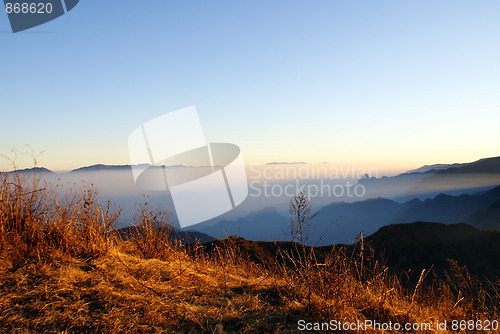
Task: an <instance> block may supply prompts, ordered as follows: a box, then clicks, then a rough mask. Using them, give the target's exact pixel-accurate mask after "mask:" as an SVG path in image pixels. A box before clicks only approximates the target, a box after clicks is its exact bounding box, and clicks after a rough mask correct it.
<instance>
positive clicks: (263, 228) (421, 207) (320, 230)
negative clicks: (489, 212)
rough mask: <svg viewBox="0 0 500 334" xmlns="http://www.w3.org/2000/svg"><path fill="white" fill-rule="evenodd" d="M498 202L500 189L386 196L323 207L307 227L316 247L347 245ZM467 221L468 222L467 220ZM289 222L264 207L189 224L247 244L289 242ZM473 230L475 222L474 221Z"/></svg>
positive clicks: (459, 218) (455, 218) (457, 217)
mask: <svg viewBox="0 0 500 334" xmlns="http://www.w3.org/2000/svg"><path fill="white" fill-rule="evenodd" d="M497 201H500V186H497V187H495V188H493V189H490V190H488V191H485V192H481V193H478V194H476V195H459V196H452V195H446V194H440V195H437V196H435V197H434V198H432V199H426V200H423V201H422V200H419V199H413V200H410V201H407V202H404V203H398V202H395V201H393V200H390V199H385V198H373V199H368V200H365V201H359V202H353V203H345V202H337V203H332V204H330V205H327V206H324V207H323V208H321V209H320V210H319V211H318V215H317V216H316V218H315V219H314V220H313V221H312V223H311V239H310V240H312V241H314V242H319V245H328V244H338V243H341V244H342V243H349V242H353V241H355V240H356V237H357V236H358V235H359V233H360V232H363V234H364V235H370V234H372V233H374V232H375V231H377V230H378V229H380V228H381V227H383V226H386V225H390V224H399V223H411V222H414V221H439V222H442V223H445V224H454V223H461V222H464V221H465V220H466V219H468V218H469V217H471V216H472V215H474V214H476V213H477V212H481V211H482V210H485V209H487V208H488V207H489V206H491V205H492V204H494V203H496V202H497ZM471 222H472V221H471ZM289 223H290V219H289V218H288V217H283V216H281V215H279V214H278V213H277V212H276V210H275V209H273V208H266V209H264V210H260V211H256V212H254V213H252V214H249V215H246V216H244V217H242V218H239V219H236V220H222V221H220V222H218V223H216V224H214V225H213V226H203V225H200V226H196V225H194V226H192V228H193V229H196V230H199V231H201V232H203V233H206V234H209V235H212V236H214V237H218V238H222V237H225V236H231V235H234V236H239V237H243V238H245V239H249V240H255V241H257V240H261V241H275V240H281V241H285V240H290V237H289V236H286V233H287V232H289ZM474 224H477V226H478V227H481V224H480V223H477V222H474Z"/></svg>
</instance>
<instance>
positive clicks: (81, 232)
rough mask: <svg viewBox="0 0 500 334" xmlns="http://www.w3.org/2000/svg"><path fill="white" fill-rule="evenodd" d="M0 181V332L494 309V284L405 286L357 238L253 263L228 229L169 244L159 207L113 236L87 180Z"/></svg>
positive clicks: (112, 218) (192, 326)
mask: <svg viewBox="0 0 500 334" xmlns="http://www.w3.org/2000/svg"><path fill="white" fill-rule="evenodd" d="M28 180H31V181H28ZM0 183H1V184H0V257H1V260H0V328H1V329H0V331H2V332H5V333H33V332H44V333H87V332H95V333H174V332H178V333H200V332H202V333H288V332H297V321H298V320H299V319H304V320H307V321H309V322H322V321H329V320H330V319H338V320H340V321H343V322H347V321H356V320H360V321H364V320H365V319H374V320H377V321H379V322H389V321H392V322H393V323H394V322H400V323H405V322H412V323H413V322H419V323H421V322H430V323H433V324H435V323H436V321H438V320H439V321H443V320H448V321H450V320H452V319H467V320H468V319H498V315H499V310H498V305H499V303H500V299H499V294H498V291H495V290H494V287H495V285H494V284H492V285H491V287H485V286H483V285H482V283H480V282H477V281H475V280H474V279H473V278H471V277H470V275H468V273H467V271H466V269H464V268H460V267H459V266H458V265H456V266H455V267H454V272H450V279H449V281H448V282H444V281H440V280H437V279H436V278H432V277H430V276H432V275H428V272H427V271H425V272H422V275H421V277H420V278H421V279H420V280H419V283H418V284H416V285H415V286H411V287H405V286H403V284H401V283H400V281H399V279H398V277H397V276H396V275H395V274H394V273H391V271H390V270H388V268H386V267H385V266H384V265H383V264H381V263H380V262H379V261H378V260H377V257H376V256H375V254H372V253H370V251H369V249H368V247H365V246H364V245H363V247H358V248H356V251H353V252H351V253H348V252H347V251H345V249H334V250H333V251H332V252H331V254H330V255H329V256H327V257H326V259H324V260H322V261H321V262H320V261H319V260H317V259H316V256H315V251H314V249H312V248H307V247H303V245H300V243H299V244H297V247H296V248H295V250H296V251H295V252H293V251H292V252H287V251H285V250H282V251H281V252H280V253H279V254H280V255H279V256H277V258H276V259H275V261H273V263H272V264H256V263H253V262H252V261H250V260H248V259H246V258H244V257H243V256H241V254H240V252H239V251H238V247H237V245H236V244H232V243H231V239H229V240H228V242H226V243H225V244H224V246H223V247H218V248H217V249H216V250H215V251H214V252H211V253H210V254H207V253H206V252H203V251H201V248H197V247H190V248H189V249H187V248H185V247H184V246H182V245H181V244H179V243H177V244H172V243H170V242H168V240H169V238H168V236H169V233H170V232H169V231H171V230H170V229H169V227H168V226H169V224H168V223H169V222H168V220H169V216H168V214H166V213H161V212H160V213H158V212H154V211H151V210H149V209H148V208H147V207H143V208H142V209H141V211H140V212H139V213H138V215H137V221H136V223H137V230H136V231H137V233H135V234H133V235H131V236H130V238H128V239H127V240H122V239H120V238H118V237H116V236H115V234H114V233H111V232H112V230H113V228H114V224H115V223H116V221H117V219H118V216H119V211H113V210H111V209H110V207H109V206H107V207H105V208H103V207H101V206H100V205H99V203H98V201H97V194H96V193H95V192H93V191H91V190H84V191H83V193H81V194H68V195H66V196H64V197H63V198H62V199H61V198H60V197H61V196H56V195H55V192H54V191H51V190H50V189H49V187H48V186H47V185H41V184H40V183H39V182H38V181H36V180H35V181H33V178H28V179H23V178H21V177H19V176H9V177H5V176H4V177H2V179H1V180H0ZM497 287H498V285H497ZM433 328H434V327H433ZM368 332H369V331H368Z"/></svg>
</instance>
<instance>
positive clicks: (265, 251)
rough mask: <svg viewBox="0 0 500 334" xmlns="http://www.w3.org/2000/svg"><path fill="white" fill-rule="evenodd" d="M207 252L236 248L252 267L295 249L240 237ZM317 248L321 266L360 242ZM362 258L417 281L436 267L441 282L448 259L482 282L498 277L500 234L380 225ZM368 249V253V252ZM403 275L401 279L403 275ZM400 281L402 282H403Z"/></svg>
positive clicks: (217, 243) (423, 225) (214, 245)
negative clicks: (339, 252) (371, 257)
mask: <svg viewBox="0 0 500 334" xmlns="http://www.w3.org/2000/svg"><path fill="white" fill-rule="evenodd" d="M202 246H203V249H204V251H206V252H208V253H210V252H215V251H217V248H222V249H225V248H226V247H235V248H236V249H237V252H238V253H239V254H241V255H243V256H245V257H247V258H249V259H250V260H251V261H254V262H256V263H265V264H271V263H274V262H275V261H276V259H279V258H280V255H279V254H280V250H285V251H293V250H294V249H295V245H294V243H292V242H287V241H281V242H280V241H278V242H265V241H250V240H246V239H244V238H241V237H229V238H227V239H225V240H214V241H211V242H208V243H205V244H203V245H202ZM332 247H333V246H331V245H329V246H323V247H315V251H316V258H317V259H318V261H319V262H320V263H321V262H322V261H324V259H325V257H326V256H328V255H329V254H331V252H332V251H338V250H341V249H344V250H346V251H347V253H348V254H352V253H353V251H356V252H359V251H360V244H359V243H358V244H356V245H336V246H335V248H333V249H332ZM364 247H365V251H366V254H365V256H367V257H368V256H373V257H374V258H375V260H378V261H382V263H385V264H386V265H387V266H388V267H389V268H391V269H392V270H394V271H395V272H398V273H400V274H402V278H403V276H406V275H409V276H406V278H407V279H410V280H414V279H417V280H418V278H419V277H418V275H420V273H421V272H422V270H423V269H430V268H431V267H433V268H434V272H435V273H436V274H437V275H438V276H439V277H441V278H443V277H444V276H445V275H446V272H449V271H450V270H451V267H450V262H449V260H454V261H456V262H457V263H458V265H459V266H464V265H465V266H466V267H467V268H468V270H469V271H470V273H472V274H474V275H476V276H477V277H479V278H480V279H490V280H493V281H494V280H495V278H496V277H500V266H499V265H498V264H499V260H498V259H499V258H500V232H492V231H480V230H478V229H477V228H475V227H473V226H469V225H466V224H462V223H461V224H451V225H446V224H441V223H428V222H413V223H409V224H392V225H388V226H384V227H381V228H380V229H378V230H377V231H376V232H375V233H373V234H372V235H371V236H369V237H366V238H365V239H364ZM370 249H371V251H369V250H370ZM403 274H404V275H403ZM403 279H404V278H403Z"/></svg>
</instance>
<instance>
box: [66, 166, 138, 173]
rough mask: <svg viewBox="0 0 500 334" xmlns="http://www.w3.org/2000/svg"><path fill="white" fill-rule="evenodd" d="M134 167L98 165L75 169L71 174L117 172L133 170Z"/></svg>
mask: <svg viewBox="0 0 500 334" xmlns="http://www.w3.org/2000/svg"><path fill="white" fill-rule="evenodd" d="M131 169H132V167H131V166H130V165H103V164H97V165H92V166H87V167H80V168H76V169H73V170H72V171H71V172H70V173H78V172H97V171H103V170H106V171H117V170H131Z"/></svg>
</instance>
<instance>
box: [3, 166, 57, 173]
mask: <svg viewBox="0 0 500 334" xmlns="http://www.w3.org/2000/svg"><path fill="white" fill-rule="evenodd" d="M33 173H35V174H54V172H52V171H51V170H50V169H47V168H45V167H32V168H26V169H20V170H13V171H10V172H6V173H5V174H21V175H26V174H33ZM0 174H1V172H0Z"/></svg>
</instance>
